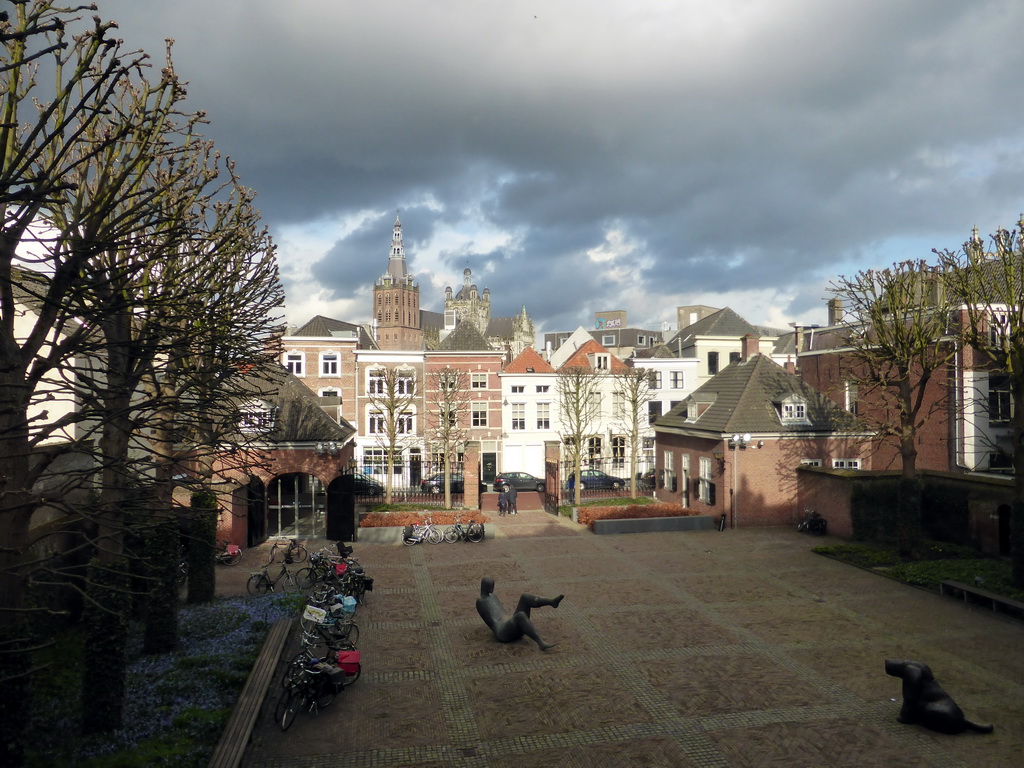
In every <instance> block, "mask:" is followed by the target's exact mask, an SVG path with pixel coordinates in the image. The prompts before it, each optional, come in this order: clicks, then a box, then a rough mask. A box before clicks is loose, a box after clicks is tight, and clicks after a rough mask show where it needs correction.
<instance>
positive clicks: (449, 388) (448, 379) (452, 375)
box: [437, 368, 459, 392]
mask: <svg viewBox="0 0 1024 768" xmlns="http://www.w3.org/2000/svg"><path fill="white" fill-rule="evenodd" d="M458 386H459V375H458V374H457V373H456V372H455V371H453V370H451V369H450V368H446V369H445V370H443V371H441V372H439V373H438V375H437V388H438V389H440V390H441V391H442V392H454V391H455V390H456V389H458Z"/></svg>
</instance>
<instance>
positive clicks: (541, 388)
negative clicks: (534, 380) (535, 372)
mask: <svg viewBox="0 0 1024 768" xmlns="http://www.w3.org/2000/svg"><path fill="white" fill-rule="evenodd" d="M549 389H551V385H549V384H538V385H537V392H539V393H541V394H544V393H546V392H547V391H548V390H549Z"/></svg>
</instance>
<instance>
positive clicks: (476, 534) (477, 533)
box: [466, 523, 484, 542]
mask: <svg viewBox="0 0 1024 768" xmlns="http://www.w3.org/2000/svg"><path fill="white" fill-rule="evenodd" d="M466 538H468V539H469V540H470V541H472V542H478V541H483V540H484V527H483V526H482V525H481V524H480V523H473V524H472V525H470V526H469V530H468V531H466Z"/></svg>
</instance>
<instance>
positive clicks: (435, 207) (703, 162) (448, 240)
mask: <svg viewBox="0 0 1024 768" xmlns="http://www.w3.org/2000/svg"><path fill="white" fill-rule="evenodd" d="M97 2H98V5H99V15H100V16H102V17H103V18H105V19H113V20H116V21H117V22H118V23H119V25H120V30H121V31H120V34H121V36H122V37H123V39H124V40H125V43H126V44H127V45H128V47H129V48H142V49H145V50H146V51H148V52H150V53H151V54H152V55H153V56H154V58H156V59H157V62H158V63H159V62H160V60H161V59H162V56H163V51H164V43H163V40H164V39H165V38H173V39H174V41H175V43H174V46H173V57H174V66H175V69H176V71H177V72H178V74H179V76H180V77H182V78H183V79H184V80H187V81H188V82H189V87H188V101H187V105H188V106H189V107H190V108H192V109H196V110H199V109H202V110H205V111H206V113H207V116H208V119H209V120H210V124H209V125H208V126H207V127H206V130H205V133H206V135H207V136H209V137H210V138H212V139H213V140H214V141H215V143H216V146H217V148H218V150H219V151H220V152H221V153H222V154H225V155H228V156H230V157H231V158H232V159H233V160H234V161H235V162H236V163H237V169H238V172H239V174H240V176H241V178H242V181H243V182H244V183H245V184H246V185H248V186H250V187H252V188H253V189H254V190H255V191H256V192H257V195H258V196H257V204H258V206H259V208H260V209H261V211H262V215H263V219H264V222H265V223H266V224H267V225H268V227H269V228H270V231H271V233H272V235H273V237H274V240H275V242H276V243H277V246H278V257H279V261H280V265H281V270H282V276H283V278H284V282H285V288H286V295H287V308H286V309H287V316H288V320H289V322H291V323H296V324H301V323H303V322H305V321H306V320H308V319H310V318H311V317H313V316H314V315H316V314H323V315H326V316H329V317H333V318H337V319H340V320H346V321H349V322H355V323H363V322H368V320H369V311H370V301H371V286H372V284H373V281H374V280H375V279H376V278H377V277H379V276H380V275H381V274H382V273H383V272H384V271H385V270H386V268H387V261H388V253H389V249H390V245H391V231H392V225H393V223H394V221H395V217H396V214H397V215H399V216H400V217H401V222H402V226H403V234H404V237H405V246H406V254H407V258H408V266H409V270H410V272H411V273H412V274H413V275H414V276H415V277H416V279H417V280H418V282H419V284H420V292H421V306H422V307H423V308H424V309H429V310H433V311H440V310H441V309H443V306H442V305H443V295H444V288H445V286H447V285H451V286H453V287H454V288H455V290H458V288H459V286H461V283H462V273H463V270H464V269H465V268H466V267H469V268H470V269H472V271H473V278H474V282H475V283H476V284H477V285H478V286H479V288H480V289H481V290H482V289H484V288H489V289H490V291H491V300H492V315H493V316H507V315H513V314H515V313H517V312H518V311H519V310H520V309H521V307H523V306H524V305H525V306H526V308H527V311H528V312H529V313H530V315H531V316H532V317H533V320H534V323H535V325H536V326H537V328H538V331H539V332H545V331H548V332H550V331H559V330H572V329H574V328H576V327H578V326H580V325H584V326H586V327H591V326H592V324H593V320H594V313H595V312H602V311H609V310H626V311H627V312H628V323H629V325H630V326H633V327H642V328H649V329H659V328H662V327H663V324H667V325H668V326H670V327H674V325H675V323H676V313H675V308H676V307H677V306H680V305H686V304H707V305H711V306H715V307H725V306H729V307H731V308H732V309H734V310H736V311H737V312H738V313H739V314H741V315H742V316H744V317H745V318H746V319H747V320H749V321H750V322H752V323H756V324H764V325H769V326H774V327H781V328H785V327H786V326H787V325H788V324H789V323H790V322H801V323H816V322H817V323H822V324H824V322H825V301H826V300H827V299H828V298H829V292H828V286H829V283H830V281H832V280H834V279H835V278H836V277H837V276H839V275H853V274H854V273H856V272H857V271H859V270H863V269H869V268H879V267H886V266H890V265H892V264H893V263H896V262H899V261H903V260H905V259H929V258H932V257H933V254H932V249H933V248H938V249H945V248H949V249H956V248H958V247H959V246H960V245H961V244H962V243H963V242H964V241H965V240H967V238H968V237H969V236H970V234H971V231H972V228H973V227H975V226H976V227H978V229H979V231H980V232H981V234H982V235H983V236H987V235H989V234H991V233H992V232H994V231H995V230H996V229H997V228H999V227H1007V228H1010V227H1012V226H1013V225H1014V224H1015V223H1016V222H1017V219H1018V218H1019V216H1020V214H1021V212H1024V98H1021V90H1022V88H1024V85H1022V78H1021V73H1022V72H1024V60H1022V59H1024V46H1022V45H1021V44H1020V38H1019V30H1020V29H1022V28H1024V3H1021V2H1019V0H971V1H970V2H964V1H963V0H928V2H917V1H915V0H856V2H852V1H849V0H829V2H822V0H772V1H771V2H757V1H756V0H548V2H539V1H538V0H533V1H532V2H524V0H372V2H367V0H359V1H358V2H357V1H356V0H288V2H280V0H277V2H269V1H267V0H217V2H215V3H212V2H209V0H175V1H174V2H167V1H166V0H159V1H158V0H97Z"/></svg>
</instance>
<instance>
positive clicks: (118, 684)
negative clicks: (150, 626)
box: [82, 558, 131, 734]
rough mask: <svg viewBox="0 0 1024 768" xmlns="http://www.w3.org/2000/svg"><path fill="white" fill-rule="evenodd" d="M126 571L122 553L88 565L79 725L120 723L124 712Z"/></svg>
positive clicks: (87, 728) (93, 728)
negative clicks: (83, 671)
mask: <svg viewBox="0 0 1024 768" xmlns="http://www.w3.org/2000/svg"><path fill="white" fill-rule="evenodd" d="M130 588H131V574H130V573H129V570H128V564H127V562H126V561H125V560H124V559H119V560H114V561H110V560H107V561H102V560H100V559H98V558H97V559H96V560H94V561H93V563H92V565H91V566H90V567H89V576H88V582H87V584H86V597H87V603H86V609H85V617H84V618H85V625H86V638H85V659H86V665H85V675H84V678H83V680H82V729H83V731H84V732H85V733H87V734H89V733H104V732H106V731H112V730H114V729H115V728H120V727H121V724H122V719H123V712H124V691H125V670H126V666H127V651H126V649H127V644H128V612H129V610H130V607H131V589H130Z"/></svg>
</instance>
